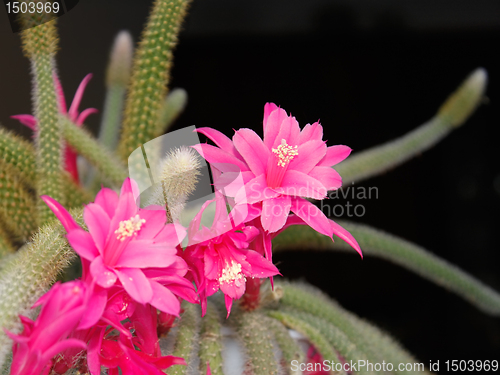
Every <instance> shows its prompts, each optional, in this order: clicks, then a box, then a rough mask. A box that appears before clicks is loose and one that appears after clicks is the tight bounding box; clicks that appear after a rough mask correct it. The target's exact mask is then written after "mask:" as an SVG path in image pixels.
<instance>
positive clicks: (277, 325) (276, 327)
mask: <svg viewBox="0 0 500 375" xmlns="http://www.w3.org/2000/svg"><path fill="white" fill-rule="evenodd" d="M265 321H266V322H265V324H266V325H267V327H269V329H270V330H271V332H272V335H273V337H274V340H275V341H276V343H277V344H278V347H279V349H280V350H281V354H282V356H283V359H282V362H281V367H282V368H285V369H286V370H287V373H288V374H289V375H292V372H291V369H290V364H291V363H292V361H297V362H298V363H304V361H305V356H304V352H303V351H302V349H301V348H300V346H299V344H298V343H297V341H295V340H292V339H291V337H290V333H289V332H288V329H287V328H286V327H285V326H284V325H283V323H281V322H280V321H278V320H276V319H272V318H269V317H265Z"/></svg>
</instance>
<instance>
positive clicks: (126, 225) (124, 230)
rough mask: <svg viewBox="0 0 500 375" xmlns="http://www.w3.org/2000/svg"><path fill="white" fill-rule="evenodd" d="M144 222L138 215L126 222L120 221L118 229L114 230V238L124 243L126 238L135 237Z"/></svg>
mask: <svg viewBox="0 0 500 375" xmlns="http://www.w3.org/2000/svg"><path fill="white" fill-rule="evenodd" d="M145 222H146V220H144V219H141V217H140V216H139V215H135V216H132V217H131V218H130V219H128V220H123V221H120V227H119V228H118V229H117V230H115V233H116V234H117V235H118V236H117V237H116V238H117V239H119V240H120V241H124V240H125V239H126V238H128V237H132V236H133V235H136V234H137V232H139V231H140V230H141V227H142V224H144V223H145Z"/></svg>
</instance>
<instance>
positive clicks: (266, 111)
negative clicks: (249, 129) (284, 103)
mask: <svg viewBox="0 0 500 375" xmlns="http://www.w3.org/2000/svg"><path fill="white" fill-rule="evenodd" d="M275 109H278V106H277V105H276V104H274V103H266V104H264V119H263V120H262V125H263V127H264V131H265V130H266V127H267V120H268V118H269V116H270V115H271V113H272V112H273V111H274V110H275Z"/></svg>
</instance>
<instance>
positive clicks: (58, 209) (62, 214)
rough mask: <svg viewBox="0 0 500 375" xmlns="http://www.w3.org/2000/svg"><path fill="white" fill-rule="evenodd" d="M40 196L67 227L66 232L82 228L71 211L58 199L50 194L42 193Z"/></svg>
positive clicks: (65, 227)
mask: <svg viewBox="0 0 500 375" xmlns="http://www.w3.org/2000/svg"><path fill="white" fill-rule="evenodd" d="M40 198H42V200H43V201H44V202H45V204H46V205H47V206H49V208H50V209H51V210H52V212H53V213H54V215H56V217H57V219H59V221H60V222H61V224H62V226H63V227H64V229H66V232H69V231H71V230H73V229H77V228H80V227H79V226H78V224H77V223H76V221H75V219H73V217H72V216H71V215H70V214H69V212H68V211H66V209H65V208H64V207H63V206H62V205H61V204H60V203H59V202H58V201H56V200H55V199H53V198H51V197H49V196H48V195H42V196H41V197H40Z"/></svg>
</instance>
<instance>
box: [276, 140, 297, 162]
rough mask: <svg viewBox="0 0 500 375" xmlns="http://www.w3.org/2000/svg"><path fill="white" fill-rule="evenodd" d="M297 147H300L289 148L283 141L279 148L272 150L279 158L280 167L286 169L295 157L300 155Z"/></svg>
mask: <svg viewBox="0 0 500 375" xmlns="http://www.w3.org/2000/svg"><path fill="white" fill-rule="evenodd" d="M297 147H298V146H288V144H287V143H286V140H284V139H282V140H281V144H280V145H279V146H278V148H273V149H272V150H273V154H276V155H277V156H278V166H280V167H286V166H287V165H288V163H290V161H291V160H292V159H293V157H294V156H297V155H298V154H299V152H298V151H297Z"/></svg>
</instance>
